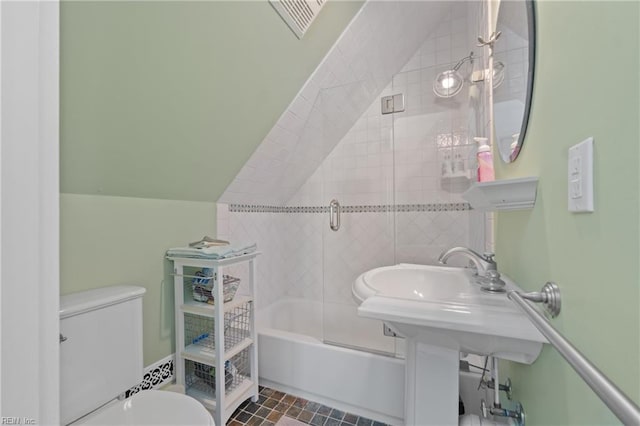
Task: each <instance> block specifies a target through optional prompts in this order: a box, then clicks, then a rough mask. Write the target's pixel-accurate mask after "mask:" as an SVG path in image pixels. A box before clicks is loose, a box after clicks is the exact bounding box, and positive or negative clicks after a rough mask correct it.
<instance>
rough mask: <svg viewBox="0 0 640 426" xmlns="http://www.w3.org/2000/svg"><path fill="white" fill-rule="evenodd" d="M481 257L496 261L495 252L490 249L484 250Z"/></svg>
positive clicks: (488, 260)
mask: <svg viewBox="0 0 640 426" xmlns="http://www.w3.org/2000/svg"><path fill="white" fill-rule="evenodd" d="M483 257H484V260H486V261H487V262H493V263H496V261H495V258H496V254H495V253H491V252H490V251H485V252H484V256H483Z"/></svg>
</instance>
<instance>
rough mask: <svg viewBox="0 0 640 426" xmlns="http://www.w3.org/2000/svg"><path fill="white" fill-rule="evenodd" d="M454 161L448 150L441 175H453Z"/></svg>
mask: <svg viewBox="0 0 640 426" xmlns="http://www.w3.org/2000/svg"><path fill="white" fill-rule="evenodd" d="M451 166H452V163H451V154H450V153H449V152H447V153H446V154H445V155H444V161H443V162H442V171H441V173H440V174H441V175H442V177H450V176H451V169H452V167H451Z"/></svg>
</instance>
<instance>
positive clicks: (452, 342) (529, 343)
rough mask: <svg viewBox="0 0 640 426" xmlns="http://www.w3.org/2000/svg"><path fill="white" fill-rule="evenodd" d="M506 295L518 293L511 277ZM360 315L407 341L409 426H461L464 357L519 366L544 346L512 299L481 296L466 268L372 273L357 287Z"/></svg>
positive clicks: (413, 268)
mask: <svg viewBox="0 0 640 426" xmlns="http://www.w3.org/2000/svg"><path fill="white" fill-rule="evenodd" d="M502 278H503V279H504V281H505V282H506V283H507V291H509V290H520V289H519V288H518V287H517V286H515V284H514V283H513V282H512V281H511V280H509V279H508V278H507V277H504V276H503V277H502ZM353 295H354V297H355V298H356V300H358V301H359V302H360V306H359V307H358V315H360V316H363V317H367V318H374V319H378V320H382V321H384V322H385V323H386V324H387V325H389V326H390V327H391V328H392V329H394V331H396V332H397V333H398V334H400V335H402V336H404V337H405V338H406V343H407V354H406V369H405V375H406V390H405V398H406V401H405V424H407V425H457V424H458V374H459V371H458V367H459V359H460V352H470V353H474V354H479V355H492V356H495V357H498V358H503V359H508V360H511V361H517V362H521V363H526V364H531V363H532V362H533V361H535V360H536V358H537V357H538V355H539V354H540V351H541V350H542V344H543V343H546V342H547V341H546V339H545V338H544V337H543V336H542V335H541V334H540V333H539V332H538V330H537V329H536V328H535V327H534V326H533V324H531V322H530V321H529V320H528V319H527V318H526V317H525V316H524V315H523V314H522V313H520V311H519V310H518V309H517V308H516V307H515V305H513V303H512V302H511V301H510V300H509V299H507V296H506V293H502V294H489V293H485V292H482V291H481V290H480V286H479V285H478V284H475V283H474V282H473V280H472V272H471V271H470V270H468V269H463V268H451V267H445V266H426V265H410V264H400V265H396V266H389V267H382V268H376V269H372V270H371V271H368V272H365V273H364V274H362V275H360V276H359V277H358V279H357V280H356V282H355V283H354V284H353Z"/></svg>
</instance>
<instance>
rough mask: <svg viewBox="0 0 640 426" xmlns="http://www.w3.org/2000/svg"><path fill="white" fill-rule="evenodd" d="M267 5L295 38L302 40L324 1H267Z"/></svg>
mask: <svg viewBox="0 0 640 426" xmlns="http://www.w3.org/2000/svg"><path fill="white" fill-rule="evenodd" d="M269 3H271V6H273V8H274V9H275V10H276V12H278V14H279V15H280V16H281V17H282V19H283V20H284V22H286V23H287V25H288V26H289V28H291V31H293V33H294V34H295V35H296V37H298V38H302V36H303V35H304V33H306V32H307V29H308V28H309V27H310V26H311V23H312V22H313V20H314V19H316V16H317V15H318V13H319V12H320V9H322V6H324V4H325V3H326V0H269Z"/></svg>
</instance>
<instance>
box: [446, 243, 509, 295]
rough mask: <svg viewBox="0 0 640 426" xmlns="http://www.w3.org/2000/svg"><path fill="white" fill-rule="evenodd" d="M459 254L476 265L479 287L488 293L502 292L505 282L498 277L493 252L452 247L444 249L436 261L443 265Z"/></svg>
mask: <svg viewBox="0 0 640 426" xmlns="http://www.w3.org/2000/svg"><path fill="white" fill-rule="evenodd" d="M456 254H460V255H462V256H464V257H466V258H468V259H469V260H470V261H471V262H473V264H474V265H475V267H476V271H477V276H478V279H477V280H476V281H477V282H478V283H479V284H480V285H482V287H481V289H482V290H484V291H487V292H490V293H503V292H504V291H505V290H504V287H505V285H506V284H505V282H504V281H503V280H502V279H501V278H500V273H499V272H498V265H497V264H496V261H495V260H494V254H485V255H481V254H479V253H477V252H475V251H473V250H471V249H470V248H466V247H453V248H451V249H449V250H446V251H444V252H443V253H442V254H441V255H440V257H439V258H438V262H439V263H441V264H443V265H445V264H446V263H447V259H449V258H450V257H451V256H453V255H456Z"/></svg>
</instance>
